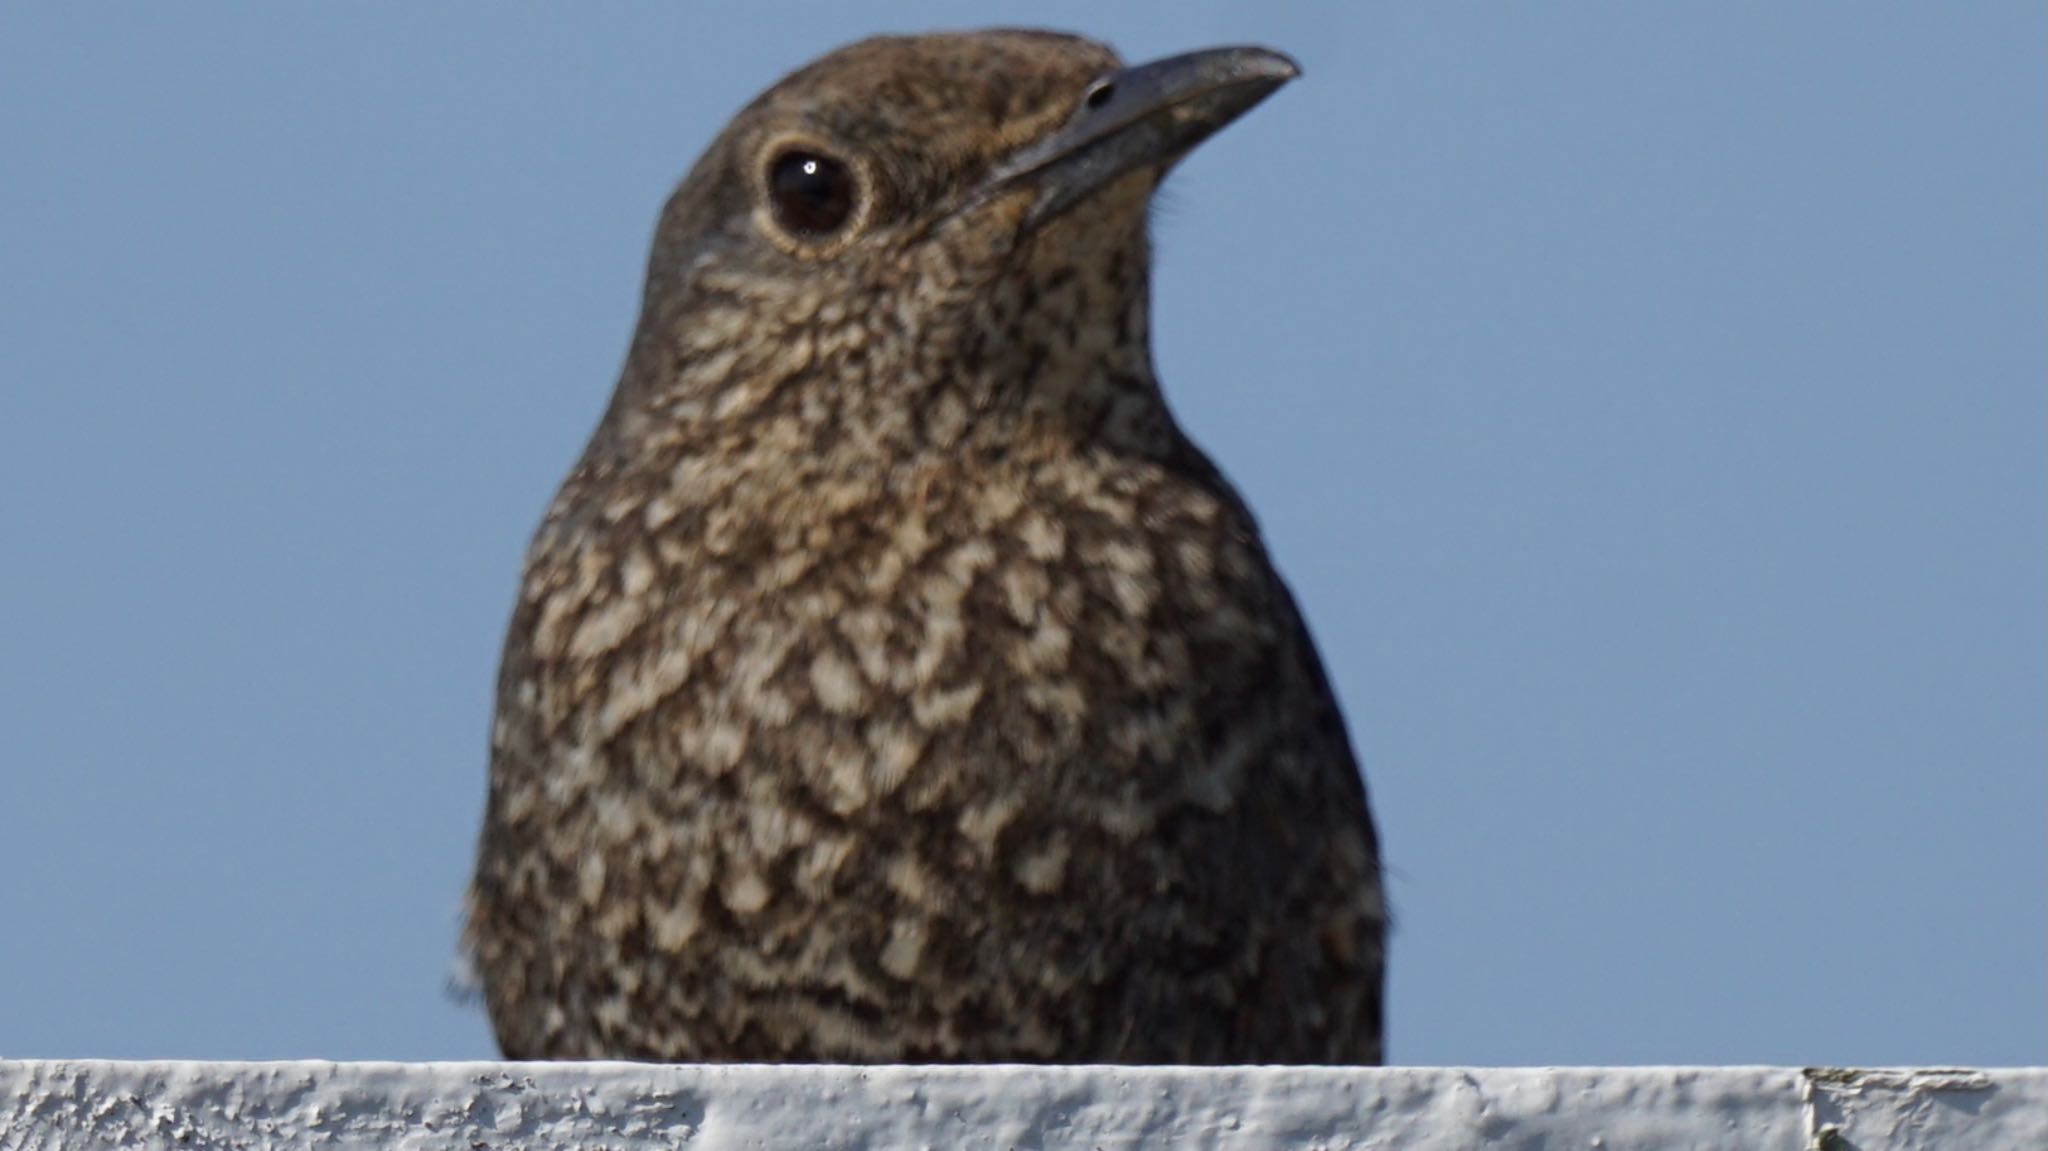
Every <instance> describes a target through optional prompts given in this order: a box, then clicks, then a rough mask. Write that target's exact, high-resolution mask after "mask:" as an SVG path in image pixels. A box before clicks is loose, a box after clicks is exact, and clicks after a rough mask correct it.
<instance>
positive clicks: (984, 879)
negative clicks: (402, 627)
mask: <svg viewBox="0 0 2048 1151" xmlns="http://www.w3.org/2000/svg"><path fill="white" fill-rule="evenodd" d="M1116 65H1117V61H1116V57H1115V56H1114V54H1113V53H1112V52H1111V51H1110V50H1109V49H1107V48H1105V47H1103V46H1101V45H1098V44H1095V43H1092V42H1090V41H1086V40H1082V39H1078V38H1073V37H1067V36H1059V35H1053V34H1048V33H1028V32H1000V33H978V34H967V35H949V36H930V37H918V38H902V39H878V40H870V41H866V42H863V43H860V44H856V45H853V46H851V47H848V48H845V49H842V50H840V51H838V52H835V53H833V54H831V55H829V56H826V57H824V58H823V59H821V60H820V61H818V62H816V63H814V64H812V65H810V66H808V67H806V68H804V69H803V70H801V71H799V72H796V73H795V74H793V75H791V76H790V77H788V78H787V79H785V80H783V81H782V82H781V83H779V84H777V85H776V86H775V87H774V88H772V89H770V90H769V91H768V92H767V93H765V94H764V95H762V96H761V97H760V98H758V99H757V100H755V101H754V102H753V103H752V104H750V105H749V106H748V107H747V108H745V109H744V110H743V111H741V112H740V113H739V115H738V116H737V117H736V118H735V119H734V121H733V122H732V124H731V125H730V126H729V127H727V129H726V130H725V131H724V133H723V134H722V135H721V136H720V137H719V138H718V139H717V141H716V142H714V143H713V144H712V145H711V146H710V148H709V150H708V151H707V152H706V153H705V155H704V156H703V158H702V159H701V160H700V161H699V163H698V164H697V166H696V168H695V169H694V170H693V171H692V173H691V174H690V176H689V177H688V178H687V179H686V180H685V181H684V183H683V184H682V185H681V187H680V188H679V189H678V190H677V192H676V194H675V195H674V197H673V198H672V199H671V200H670V202H669V204H668V206H667V208H666V210H665V211H664V213H663V215H662V219H661V223H660V227H659V229H658V232H657V235H656V238H655V242H654V245H653V253H652V257H651V260H650V264H649V269H648V276H647V288H646V296H645V299H644V304H643V312H642V316H641V322H640V326H639V329H638V331H637V333H636V335H635V337H634V340H633V344H632V348H631V351H630V354H629V357H628V360H627V363H626V366H625V369H624V371H623V373H622V377H621V379H620V382H619V385H618V388H617V391H616V393H615V394H614V396H613V399H612V402H611V405H610V407H609V409H608V410H607V411H606V413H605V415H604V418H603V420H602V422H601V424H600V426H599V427H598V429H597V431H596V432H595V434H594V435H593V436H592V438H591V441H590V444H589V446H588V448H587V449H586V451H585V453H584V455H583V457H582V459H581V460H580V461H579V462H578V463H577V464H576V466H575V468H574V470H573V471H572V472H571V473H570V475H569V476H568V478H567V479H566V480H565V481H564V482H563V484H562V487H561V490H560V492H559V493H558V494H557V495H556V497H555V499H554V502H553V504H552V505H551V506H550V508H549V509H548V512H547V515H546V518H545V519H544V520H543V522H542V524H541V526H540V529H539V531H538V533H537V534H536V536H535V538H534V541H533V544H532V548H531V551H530V552H529V554H528V556H527V560H526V569H525V575H524V579H523V581H522V583H521V585H520V591H519V595H518V601H517V605H516V608H515V610H514V613H513V618H512V623H511V628H510V633H509V635H508V637H507V640H506V644H505V652H504V659H503V664H502V669H501V672H500V678H499V683H498V705H497V714H496V718H495V722H494V725H493V729H492V735H491V774H490V795H489V803H488V811H487V814H486V817H485V822H484V829H483V835H482V841H481V846H480V850H479V855H478V861H477V870H476V879H475V884H474V886H473V889H472V891H471V896H470V904H469V908H470V919H469V926H468V932H467V936H466V945H467V947H468V948H469V950H470V952H471V954H472V957H473V960H474V963H475V966H476V969H477V971H478V972H479V973H480V975H481V978H482V982H483V987H484V991H485V998H486V1002H487V1004H488V1006H489V1010H490V1016H491V1020H492V1023H493V1025H494V1027H495V1029H496V1032H497V1035H498V1039H499V1042H500V1044H501V1046H502V1047H503V1049H504V1051H505V1054H506V1055H508V1056H510V1057H514V1058H631V1059H654V1060H769V1061H782V1060H798V1061H802V1060H832V1061H852V1062H923V1061H956V1060H974V1061H1027V1062H1043V1061H1061V1062H1075V1063H1086V1062H1143V1063H1299V1062H1326V1063H1372V1062H1377V1061H1378V1060H1379V1059H1380V1055H1381V1046H1380V1027H1381V982H1382V962H1383V936H1384V930H1385V914H1384V909H1383V905H1382V898H1381V891H1380V882H1379V865H1378V854H1377V847H1376V844H1375V840H1374V832H1373V826H1372V821H1371V818H1370V816H1369V814H1368V812H1367V809H1366V802H1365V791H1364V785H1363V783H1362V781H1361V779H1360V776H1359V772H1358V768H1357V765H1356V763H1355V762H1354V760H1353V757H1352V753H1351V749H1350V745H1349V742H1348V740H1347V737H1346V735H1345V730H1344V725H1343V721H1342V719H1341V717H1340V716H1339V714H1338V710H1337V706H1336V704H1335V701H1334V699H1333V698H1332V695H1331V691H1330V688H1329V685H1328V683H1327V682H1326V680H1325V678H1324V674H1323V671H1322V668H1321V666H1320V663H1319V661H1318V658H1317V655H1316V652H1315V650H1314V648H1313V647H1312V645H1311V642H1310V640H1309V637H1308V633H1307V631H1306V629H1305V628H1304V627H1303V625H1302V621H1301V617H1300V615H1299V613H1298V612H1297V611H1296V608H1295V605H1294V603H1293V601H1292V599H1291V598H1290V596H1289V594H1288V592H1287V590H1286V588H1285V587H1284V586H1283V585H1282V583H1281V581H1280V579H1279V577H1278V576H1277V575H1276V574H1275V572H1274V570H1273V567H1272V565H1271V562H1270V561H1269V559H1268V557H1267V555H1266V552H1265V549H1264V546H1263V545H1262V543H1261V541H1260V538H1259V535H1258V531H1257V528H1256V527H1255V525H1254V523H1253V521H1252V518H1251V516H1250V514H1249V513H1248V512H1247V511H1246V509H1245V507H1244V505H1243V504H1242V503H1241V502H1240V501H1239V499H1238V498H1237V496H1236V495H1235V493H1234V492H1233V491H1232V490H1231V488H1230V486H1229V485H1228V484H1227V483H1226V482H1225V480H1224V479H1223V478H1222V477H1221V475H1220V474H1219V473H1218V472H1217V470H1216V469H1215V468H1214V467H1213V466H1212V465H1211V464H1210V462H1209V461H1208V460H1207V459H1206V458H1205V457H1204V456H1203V455H1202V453H1201V452H1200V451H1199V450H1198V449H1197V448H1196V447H1195V446H1194V445H1193V444H1191V443H1190V442H1189V441H1188V440H1187V438H1186V437H1185V436H1184V435H1182V433H1181V431H1180V429H1179V428H1178V426H1177V425H1176V424H1175V422H1174V419H1173V417H1172V415H1171V413H1170V412H1169V410H1168V408H1167V405H1166V403H1165V401H1164V400H1163V399H1162V397H1161V395H1160V391H1159V388H1158V384H1157V382H1156V381H1155V379H1154V377H1153V370H1152V362H1151V354H1150V349H1149V342H1148V340H1149V337H1148V332H1147V323H1148V299H1147V276H1148V264H1149V254H1148V250H1147V241H1146V232H1145V209H1146V204H1147V201H1148V199H1149V197H1150V195H1151V192H1152V190H1153V186H1154V184H1155V183H1156V182H1157V178H1158V173H1157V172H1154V171H1142V172H1136V173H1133V174H1131V175H1130V176H1128V177H1125V178H1123V179H1121V180H1119V181H1118V182H1117V183H1116V184H1115V185H1114V186H1112V187H1110V188H1108V189H1106V190H1105V191H1103V192H1102V193H1101V194H1099V195H1097V196H1095V197H1093V198H1092V199H1090V200H1089V201H1088V202H1086V203H1085V204H1083V205H1082V206H1081V207H1079V208H1078V209H1076V210H1074V211H1073V212H1071V213H1070V214H1068V215H1066V216H1064V217H1061V218H1060V219H1058V220H1056V221H1054V222H1053V223H1051V224H1050V225H1048V226H1046V227H1045V228H1043V229H1042V230H1038V231H1035V232H1029V233H1025V232H1022V231H1020V229H1019V227H1018V221H1019V219H1020V218H1021V213H1022V212H1023V210H1024V206H1025V205H1024V200H1023V199H1021V198H1017V197H1012V198H1009V199H1005V198H1001V197H998V198H996V199H994V200H991V201H990V202H988V203H985V204H981V205H979V206H977V207H976V208H975V209H974V210H972V211H967V212H960V211H956V209H958V208H959V207H960V205H961V203H962V200H963V197H964V196H965V195H966V193H967V191H968V190H969V189H971V188H973V187H974V186H975V185H976V182H977V181H978V180H980V179H981V178H982V177H983V176H984V175H986V174H987V172H988V171H989V169H990V167H991V165H993V164H995V163H996V162H997V161H998V160H1000V158H1001V157H1003V156H1004V155H1006V154H1008V153H1010V152H1012V151H1013V150H1015V149H1016V148H1018V147H1020V146H1022V145H1024V144H1027V143H1029V142H1030V141H1032V140H1034V139H1036V138H1038V137H1040V136H1043V135H1044V134H1046V133H1047V132H1049V131H1052V130H1053V129H1054V128H1056V127H1057V126H1058V125H1060V124H1061V123H1063V122H1064V121H1065V120H1066V119H1067V117H1068V116H1069V115H1070V114H1071V113H1072V112H1073V110H1074V108H1075V106H1076V103H1077V102H1078V101H1079V100H1080V99H1081V98H1082V95H1083V92H1084V89H1085V88H1086V86H1087V85H1088V83H1089V82H1090V81H1091V80H1092V79H1093V78H1095V77H1096V76H1098V75H1100V74H1101V73H1103V72H1104V71H1106V70H1108V69H1110V68H1113V67H1115V66H1116ZM788 139H798V140H805V141H810V142H813V143H815V144H817V145H819V146H822V147H827V148H830V149H832V150H833V151H834V152H835V153H837V154H839V155H843V156H846V157H848V158H850V159H851V161H852V162H853V163H854V164H855V165H856V167H857V168H858V169H859V171H860V172H861V173H862V176H863V179H864V180H866V181H868V183H867V185H866V194H867V196H868V206H867V208H866V210H865V212H866V214H865V216H864V218H863V221H862V223H861V224H860V226H859V227H858V229H857V230H856V231H855V233H854V234H853V235H852V236H851V237H850V238H846V239H844V240H838V241H834V242H833V243H832V244H830V245H825V246H820V247H814V248H806V247H804V246H803V245H802V244H800V243H792V241H791V240H790V239H789V238H788V237H784V236H777V235H774V234H772V233H773V222H772V220H771V219H769V218H768V217H765V216H764V215H763V209H762V206H761V195H762V184H761V177H760V168H761V165H762V164H763V163H765V160H764V154H765V151H766V150H769V149H772V148H774V147H776V146H777V143H776V142H777V141H781V140H788ZM1247 383H1248V384H1249V383H1252V382H1251V381H1247Z"/></svg>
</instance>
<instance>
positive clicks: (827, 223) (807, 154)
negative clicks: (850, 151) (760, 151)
mask: <svg viewBox="0 0 2048 1151" xmlns="http://www.w3.org/2000/svg"><path fill="white" fill-rule="evenodd" d="M859 198H860V187H859V183H858V181H857V180H855V179H854V175H853V170H852V169H851V168H849V167H847V165H846V164H845V163H843V162H841V161H839V160H836V159H834V158H832V157H831V156H828V155H826V154H825V153H823V152H818V151H812V150H809V149H804V148H792V149H789V150H787V151H784V152H779V153H777V154H776V156H775V158H774V159H773V160H770V161H769V162H768V202H769V206H770V208H771V209H772V210H773V211H774V214H775V222H776V223H777V224H779V225H781V226H782V228H783V229H784V230H785V231H787V232H788V233H789V234H790V235H792V236H796V237H799V238H801V239H806V240H822V239H825V238H827V237H829V236H831V235H832V234H833V233H835V232H837V231H839V229H841V228H843V227H845V226H846V222H847V221H848V220H849V219H852V218H853V213H854V209H855V208H856V207H858V206H859Z"/></svg>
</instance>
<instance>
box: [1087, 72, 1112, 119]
mask: <svg viewBox="0 0 2048 1151" xmlns="http://www.w3.org/2000/svg"><path fill="white" fill-rule="evenodd" d="M1114 95H1116V84H1115V83H1114V82H1112V81H1109V80H1097V81H1096V82H1095V83H1093V84H1090V85H1088V91H1087V92H1085V93H1083V94H1082V96H1081V106H1082V107H1083V108H1086V109H1088V110H1089V111H1091V112H1092V111H1094V110H1095V109H1097V108H1100V107H1102V106H1103V105H1104V104H1107V103H1109V100H1110V97H1112V96H1114Z"/></svg>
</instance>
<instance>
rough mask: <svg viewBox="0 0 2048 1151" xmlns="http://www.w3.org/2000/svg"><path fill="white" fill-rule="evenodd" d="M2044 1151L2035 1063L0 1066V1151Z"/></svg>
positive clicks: (2046, 1101) (2043, 1100)
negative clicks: (1880, 1067)
mask: <svg viewBox="0 0 2048 1151" xmlns="http://www.w3.org/2000/svg"><path fill="white" fill-rule="evenodd" d="M1482 1145H1483V1146H1486V1147H1511V1148H1527V1149H1536V1148H1544V1149H1551V1148H1569V1149H1573V1151H1633V1149H1636V1148H1642V1149H1645V1151H1648V1149H1655V1151H1674V1149H1677V1148H1729V1149H1742V1151H1878V1149H1880V1148H1885V1149H1898V1151H1918V1149H1926V1151H1935V1149H1940V1151H1978V1149H1982V1151H2042V1149H2044V1148H2048V1068H2029V1069H2020V1070H2005V1071H1967V1070H1942V1069H1901V1070H1891V1071H1851V1070H1812V1069H1809V1070H1800V1069H1797V1068H1776V1067H1680V1068H1673V1067H1627V1068H1597V1067H1594V1068H1469V1069H1466V1068H1412V1067H1401V1068H1391V1069H1385V1070H1380V1069H1372V1070H1365V1069H1350V1068H1275V1067H1249V1068H1220V1069H1201V1068H1178V1067H1135V1068H1133V1067H815V1066H814V1067H762V1066H723V1067H716V1066H659V1065H651V1064H633V1063H553V1064H546V1063H109V1062H93V1061H79V1062H69V1061H54V1060H53V1061H22V1062H7V1061H0V1149H6V1151H12V1149H14V1148H39V1147H64V1148H83V1147H187V1148H196V1147H208V1148H211V1147H234V1148H242V1147H251V1148H253V1147H286V1146H289V1147H364V1148H375V1147H391V1148H451V1149H460V1151H475V1149H478V1148H496V1147H534V1148H546V1147H577V1148H591V1147H609V1148H622V1149H632V1148H643V1147H644V1148H656V1147H660V1148H690V1149H712V1148H728V1147H805V1148H810V1147H816V1148H863V1149H866V1148H895V1147H906V1148H908V1147H946V1148H978V1147H986V1148H1065V1147H1076V1148H1081V1147H1085V1148H1118V1147H1206V1148H1245V1149H1250V1148H1260V1149H1265V1148H1291V1147H1326V1148H1402V1149H1403V1151H1436V1149H1444V1151H1449V1149H1451V1148H1456V1149H1458V1151H1469V1149H1470V1148H1474V1147H1478V1146H1482Z"/></svg>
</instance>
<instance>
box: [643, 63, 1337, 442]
mask: <svg viewBox="0 0 2048 1151" xmlns="http://www.w3.org/2000/svg"><path fill="white" fill-rule="evenodd" d="M1296 72H1297V69H1296V67H1295V65H1294V64H1293V62H1292V61H1290V60H1288V59H1287V58H1286V57H1284V56H1281V55H1280V54H1278V53H1275V52H1272V51H1269V50H1266V49H1263V48H1220V49H1211V50H1207V51H1201V52H1193V53H1189V54H1186V55H1181V56H1174V57H1171V58H1168V59H1164V60H1160V61H1156V62H1154V63H1150V64H1145V65H1140V66H1137V67H1125V66H1123V64H1122V63H1121V62H1120V60H1119V59H1118V57H1117V55H1116V53H1115V52H1113V51H1112V50H1111V49H1109V48H1108V47H1106V46H1104V45H1102V44H1099V43H1096V42H1094V41H1091V40H1086V39H1082V38H1080V37H1075V36H1067V35H1059V34H1054V33H1047V32H1034V31H989V32H977V33H966V34H951V35H932V36H918V37H889V38H878V39H872V40H866V41H862V42H860V43H857V44H853V45H851V46H848V47H846V48H842V49H840V50H838V51H836V52H833V53H831V54H829V55H827V56H824V57H822V58H821V59H819V60H817V61H815V62H813V63H812V64H810V65H808V66H806V67H804V68H802V69H800V70H799V71H797V72H795V73H793V74H791V75H790V76H788V77H787V78H785V79H783V80H782V81H781V82H780V83H778V84H776V85H775V86H774V87H772V88H770V89H769V90H768V91H766V92H764V93H763V94H762V95H761V96H759V97H758V98H756V99H755V100H754V101H753V102H752V103H751V104H749V105H748V106H747V107H746V108H745V109H743V110H742V111H741V112H740V113H739V114H738V115H737V116H736V117H735V118H734V119H733V120H732V122H731V123H730V124H729V125H728V126H727V128H726V129H725V131H724V132H723V133H721V134H720V136H719V137H718V139H717V140H716V141H715V142H714V143H713V144H712V145H711V146H710V148H709V149H707V150H706V152H705V153H704V155H703V157H702V158H701V159H700V160H699V161H698V163H697V165H696V167H695V168H694V169H693V170H692V171H691V173H690V175H689V177H688V178H687V179H686V180H684V182H683V183H682V185H681V186H680V187H679V188H678V189H677V190H676V192H675V194H674V196H673V197H672V198H671V199H670V200H669V203H668V205H667V207H666V209H665V210H664V212H663V215H662V219H661V223H660V226H659V228H658V231H657V234H656V238H655V243H654V248H653V253H652V256H651V259H650V263H649V268H648V280H647V289H646V296H645V300H644V303H643V312H642V318H641V327H640V331H639V334H638V337H637V338H636V341H635V347H634V352H633V357H632V359H631V361H629V363H628V366H627V372H626V378H625V380H624V381H622V384H621V388H620V394H619V395H618V396H617V397H615V400H614V407H613V413H612V416H613V419H614V420H615V421H618V420H627V421H632V422H636V423H643V424H645V423H648V422H650V421H652V422H658V423H673V422H675V421H699V422H700V423H701V422H704V421H709V423H710V424H713V425H717V424H730V423H732V422H734V421H746V420H757V419H760V418H762V417H770V416H773V417H778V418H780V417H794V416H800V415H801V416H803V418H805V419H807V420H809V421H810V422H812V423H814V424H816V425H818V426H819V427H820V428H821V429H828V430H837V431H852V432H854V433H855V434H856V436H857V437H858V438H861V439H864V440H866V441H867V442H869V443H871V444H874V445H882V444H889V443H893V444H894V445H895V446H897V447H905V446H913V445H911V443H910V441H912V440H916V441H919V443H918V444H917V445H915V446H923V447H934V446H936V447H940V448H948V447H951V446H952V444H951V443H948V442H946V441H948V440H952V441H957V439H958V438H959V435H960V434H961V433H962V432H963V431H964V430H965V429H966V428H967V427H968V426H969V425H970V424H973V423H975V422H977V421H976V419H975V417H976V416H977V415H982V414H986V413H988V412H991V411H1013V412H1036V413H1038V414H1040V415H1048V414H1049V415H1052V416H1054V417H1056V418H1058V419H1061V420H1067V421H1069V422H1071V421H1072V420H1074V419H1080V420H1084V421H1091V422H1097V423H1099V422H1100V421H1101V420H1102V419H1104V418H1107V417H1108V416H1110V415H1111V414H1112V413H1111V412H1110V409H1111V408H1113V407H1115V406H1116V403H1117V394H1118V392H1119V390H1120V389H1121V390H1125V391H1128V390H1133V389H1135V390H1136V391H1138V392H1144V393H1148V394H1149V393H1150V392H1151V390H1152V388H1153V385H1152V383H1151V372H1150V358H1149V348H1148V346H1147V336H1146V322H1147V317H1146V309H1147V302H1146V296H1147V293H1146V277H1147V265H1148V262H1149V255H1148V250H1147V244H1146V235H1145V224H1146V209H1147V207H1148V204H1149V202H1150V199H1151V196H1152V193H1153V191H1154V189H1155V188H1156V187H1157V185H1158V183H1159V181H1160V179H1161V178H1162V177H1163V176H1164V174H1165V173H1166V172H1167V170H1168V169H1170V168H1171V167H1172V166H1173V165H1174V164H1175V163H1176V162H1177V161H1178V160H1179V159H1180V158H1181V157H1182V156H1184V155H1185V154H1186V153H1187V152H1188V151H1189V150H1190V149H1192V148H1193V147H1194V146H1195V145H1197V144H1199V143H1200V142H1201V141H1203V140H1204V139H1206V138H1208V137H1209V136H1210V135H1212V134H1213V133H1215V132H1216V131H1217V130H1219V129H1220V128H1222V127H1223V126H1224V125H1225V124H1228V123H1229V122H1230V121H1232V120H1234V119H1235V118H1237V117H1238V116H1239V115H1241V114H1242V113H1244V112H1245V111H1246V110H1248V109H1249V108H1251V107H1252V106H1253V105H1254V104H1256V103H1258V102H1259V101H1260V100H1261V99H1263V98H1264V97H1265V96H1266V95H1267V94H1269V93H1270V92H1272V91H1273V90H1274V89H1275V88H1277V87H1279V86H1280V85H1281V84H1283V83H1285V82H1286V81H1287V80H1288V79H1290V78H1292V77H1293V76H1294V75H1296ZM1119 381H1121V382H1119ZM804 413H808V415H804ZM927 417H935V418H927Z"/></svg>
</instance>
